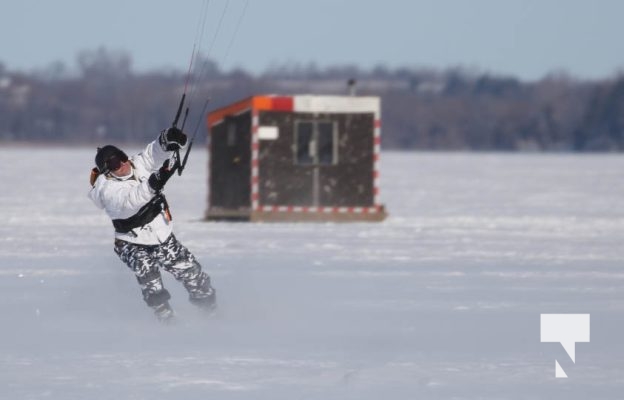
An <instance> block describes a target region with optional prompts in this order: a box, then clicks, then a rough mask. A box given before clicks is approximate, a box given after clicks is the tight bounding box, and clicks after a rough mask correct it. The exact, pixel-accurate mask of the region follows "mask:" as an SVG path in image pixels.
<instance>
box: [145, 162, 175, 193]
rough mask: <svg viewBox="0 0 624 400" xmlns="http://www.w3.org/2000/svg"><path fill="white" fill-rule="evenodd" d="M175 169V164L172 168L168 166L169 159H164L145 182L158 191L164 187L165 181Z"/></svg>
mask: <svg viewBox="0 0 624 400" xmlns="http://www.w3.org/2000/svg"><path fill="white" fill-rule="evenodd" d="M176 169H177V165H175V166H174V167H173V168H169V160H166V161H165V162H164V163H163V165H162V167H160V169H159V170H158V171H156V172H154V173H153V174H151V175H150V177H149V179H148V180H147V183H148V184H149V186H150V187H151V188H152V189H153V190H154V191H155V192H160V191H161V190H162V189H163V188H164V187H165V183H167V181H168V180H169V178H171V176H172V175H173V174H174V173H175V171H176Z"/></svg>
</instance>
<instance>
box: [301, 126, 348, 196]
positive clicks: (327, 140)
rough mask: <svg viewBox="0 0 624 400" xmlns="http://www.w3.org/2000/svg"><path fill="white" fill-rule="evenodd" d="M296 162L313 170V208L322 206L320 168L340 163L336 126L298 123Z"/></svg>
mask: <svg viewBox="0 0 624 400" xmlns="http://www.w3.org/2000/svg"><path fill="white" fill-rule="evenodd" d="M296 126H297V127H296V148H297V154H296V162H297V164H298V165H301V166H308V167H309V168H310V169H311V174H310V175H311V178H312V196H313V199H312V206H319V205H320V201H319V198H320V167H321V166H323V165H334V164H336V163H337V162H338V146H337V144H338V140H337V137H336V136H337V132H338V131H337V129H336V124H335V123H334V122H332V121H297V124H296Z"/></svg>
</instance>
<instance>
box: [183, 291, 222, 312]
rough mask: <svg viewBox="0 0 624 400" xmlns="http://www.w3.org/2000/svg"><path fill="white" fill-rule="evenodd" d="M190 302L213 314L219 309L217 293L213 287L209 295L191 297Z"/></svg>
mask: <svg viewBox="0 0 624 400" xmlns="http://www.w3.org/2000/svg"><path fill="white" fill-rule="evenodd" d="M189 301H190V302H191V303H193V304H195V305H196V306H197V307H199V308H201V309H202V310H205V311H207V312H209V313H211V312H213V311H214V310H215V309H216V308H217V291H216V290H214V288H212V287H211V288H210V290H209V291H208V292H207V293H205V294H203V295H201V296H197V295H196V296H189Z"/></svg>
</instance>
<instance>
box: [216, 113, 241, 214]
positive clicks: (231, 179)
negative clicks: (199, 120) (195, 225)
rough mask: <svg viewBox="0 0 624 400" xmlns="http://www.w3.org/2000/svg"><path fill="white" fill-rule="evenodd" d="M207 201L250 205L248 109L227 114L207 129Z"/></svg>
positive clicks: (230, 205) (236, 206)
mask: <svg viewBox="0 0 624 400" xmlns="http://www.w3.org/2000/svg"><path fill="white" fill-rule="evenodd" d="M210 147H211V151H210V194H209V197H210V205H211V206H212V207H223V208H226V209H239V208H250V207H251V187H250V182H251V112H250V111H249V112H245V113H242V114H239V115H232V116H227V117H226V118H225V119H224V120H223V122H221V123H220V124H217V125H215V126H213V127H212V128H211V130H210Z"/></svg>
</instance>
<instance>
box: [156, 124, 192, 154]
mask: <svg viewBox="0 0 624 400" xmlns="http://www.w3.org/2000/svg"><path fill="white" fill-rule="evenodd" d="M186 139H187V137H186V134H185V133H184V132H182V131H181V130H179V129H178V128H169V129H165V130H163V131H162V132H161V133H160V137H159V138H158V143H160V147H161V148H162V149H163V151H174V150H179V149H180V148H181V147H184V146H185V145H186Z"/></svg>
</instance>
